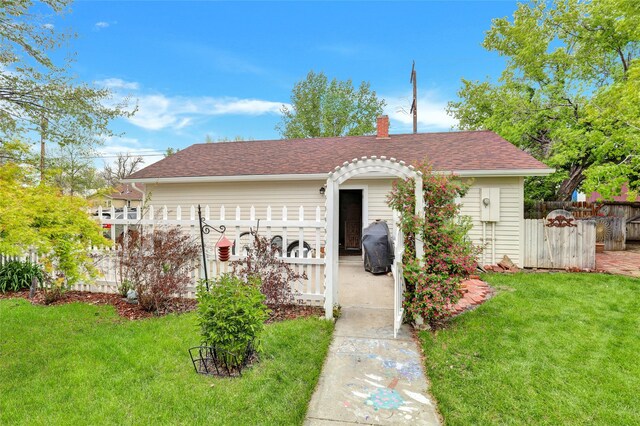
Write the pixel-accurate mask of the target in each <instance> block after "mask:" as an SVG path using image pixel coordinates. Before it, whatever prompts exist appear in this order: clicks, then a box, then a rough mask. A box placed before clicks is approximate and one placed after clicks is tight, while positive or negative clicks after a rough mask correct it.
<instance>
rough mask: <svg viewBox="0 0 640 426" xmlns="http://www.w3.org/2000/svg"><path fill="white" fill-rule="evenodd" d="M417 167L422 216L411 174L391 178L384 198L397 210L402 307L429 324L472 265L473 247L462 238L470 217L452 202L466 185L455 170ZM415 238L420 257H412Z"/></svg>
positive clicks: (440, 315)
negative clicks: (401, 237)
mask: <svg viewBox="0 0 640 426" xmlns="http://www.w3.org/2000/svg"><path fill="white" fill-rule="evenodd" d="M417 170H419V171H420V172H422V185H423V197H424V206H425V209H424V216H423V217H419V216H416V215H415V214H414V212H415V182H414V181H413V179H407V180H404V181H396V182H394V184H393V189H392V190H391V193H390V194H389V196H388V199H387V204H388V205H389V206H390V207H391V208H393V209H394V210H396V211H398V212H400V213H401V220H400V226H401V229H402V232H403V233H404V238H405V251H404V256H403V259H402V263H403V266H404V278H405V283H406V293H405V301H404V306H405V309H406V311H407V313H408V314H409V315H410V316H411V317H416V316H418V317H422V318H423V319H424V320H425V322H427V323H429V324H430V325H435V324H437V323H438V322H441V321H442V320H443V319H445V318H446V317H448V316H449V315H450V314H451V312H450V310H449V309H448V307H449V306H450V305H453V304H455V303H456V302H457V301H458V299H460V296H461V292H460V282H461V281H462V279H463V278H465V277H467V276H468V275H469V274H470V273H471V272H473V271H474V269H475V268H476V260H475V259H476V256H477V254H478V249H476V248H475V247H474V246H473V244H472V243H471V241H469V240H468V239H467V232H468V231H469V228H470V223H469V221H468V219H465V218H463V217H460V216H459V212H460V206H459V205H458V204H457V203H456V199H457V198H458V197H462V196H464V195H465V194H466V192H467V190H468V185H465V184H463V183H461V182H460V181H459V180H457V179H456V177H455V176H452V175H444V174H435V173H433V172H432V169H431V167H430V166H428V165H427V164H426V163H425V164H422V165H419V166H418V167H417ZM416 238H418V239H419V241H422V242H423V243H424V257H423V258H422V259H417V258H416V252H415V239H416Z"/></svg>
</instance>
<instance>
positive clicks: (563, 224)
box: [523, 210, 596, 269]
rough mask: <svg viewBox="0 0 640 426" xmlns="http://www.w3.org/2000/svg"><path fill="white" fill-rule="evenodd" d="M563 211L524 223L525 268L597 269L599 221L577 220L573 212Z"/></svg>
mask: <svg viewBox="0 0 640 426" xmlns="http://www.w3.org/2000/svg"><path fill="white" fill-rule="evenodd" d="M561 212H562V213H559V211H558V210H556V211H554V212H551V213H550V214H549V216H547V219H527V220H525V221H524V222H525V226H524V231H525V232H524V247H525V250H524V262H523V264H524V265H523V266H524V267H525V268H545V269H565V268H579V269H595V266H596V223H595V221H593V220H575V219H574V218H573V217H572V216H571V214H570V213H569V212H566V211H561Z"/></svg>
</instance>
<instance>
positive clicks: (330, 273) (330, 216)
mask: <svg viewBox="0 0 640 426" xmlns="http://www.w3.org/2000/svg"><path fill="white" fill-rule="evenodd" d="M326 196H327V202H326V206H325V209H326V212H325V213H326V215H327V229H326V238H327V241H326V245H325V268H324V275H325V289H324V315H325V317H326V318H327V319H331V318H333V301H334V300H335V297H334V296H335V292H336V291H337V288H336V287H337V285H336V281H335V280H334V276H335V275H336V273H337V270H335V269H336V266H337V265H336V263H337V262H336V260H337V259H335V258H336V257H337V256H338V255H339V254H338V253H336V251H335V250H334V246H336V245H337V240H334V232H333V231H334V228H336V229H337V228H338V227H337V226H336V223H337V221H338V218H337V217H336V215H335V211H336V210H337V207H338V206H337V205H338V201H339V198H338V191H337V185H336V183H335V182H334V181H333V180H332V179H331V178H329V179H327V191H326Z"/></svg>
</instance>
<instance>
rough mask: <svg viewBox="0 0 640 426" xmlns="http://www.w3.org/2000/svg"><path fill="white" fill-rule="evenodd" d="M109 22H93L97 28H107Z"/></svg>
mask: <svg viewBox="0 0 640 426" xmlns="http://www.w3.org/2000/svg"><path fill="white" fill-rule="evenodd" d="M110 25H111V24H110V23H108V22H105V21H98V22H96V23H95V25H94V28H95V29H97V30H100V29H103V28H109V26H110Z"/></svg>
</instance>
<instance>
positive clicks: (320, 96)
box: [276, 71, 385, 139]
mask: <svg viewBox="0 0 640 426" xmlns="http://www.w3.org/2000/svg"><path fill="white" fill-rule="evenodd" d="M384 105H385V102H384V100H379V99H378V97H377V96H376V92H375V91H372V90H371V88H370V85H369V83H367V82H364V81H363V82H362V83H360V87H359V88H358V89H355V88H354V87H353V83H352V82H351V80H346V81H339V80H337V79H335V78H334V79H333V80H331V81H329V79H328V78H327V76H326V75H324V73H322V72H320V73H315V72H313V71H311V72H309V74H307V77H306V78H305V79H304V80H302V81H300V82H298V83H296V85H295V86H294V88H293V91H292V92H291V107H290V108H289V107H287V106H283V107H282V110H281V111H282V121H281V122H280V124H278V126H276V130H278V131H279V132H280V134H281V135H282V137H283V138H286V139H296V138H314V137H331V136H355V135H366V134H370V133H374V132H375V129H376V127H375V123H376V117H377V116H379V115H380V114H382V108H383V107H384Z"/></svg>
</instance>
